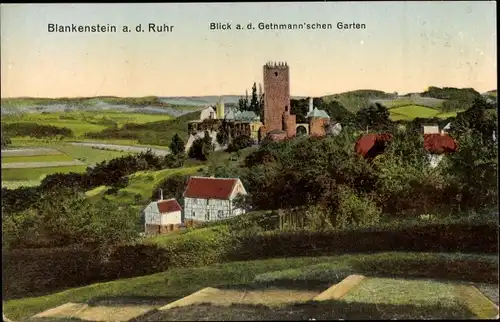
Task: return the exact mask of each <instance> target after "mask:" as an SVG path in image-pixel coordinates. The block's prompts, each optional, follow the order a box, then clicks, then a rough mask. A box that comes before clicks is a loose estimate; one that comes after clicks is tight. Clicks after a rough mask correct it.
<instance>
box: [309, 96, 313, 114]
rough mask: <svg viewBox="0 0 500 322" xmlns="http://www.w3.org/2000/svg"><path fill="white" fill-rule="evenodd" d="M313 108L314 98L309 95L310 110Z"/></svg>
mask: <svg viewBox="0 0 500 322" xmlns="http://www.w3.org/2000/svg"><path fill="white" fill-rule="evenodd" d="M312 110H313V98H312V97H309V112H312Z"/></svg>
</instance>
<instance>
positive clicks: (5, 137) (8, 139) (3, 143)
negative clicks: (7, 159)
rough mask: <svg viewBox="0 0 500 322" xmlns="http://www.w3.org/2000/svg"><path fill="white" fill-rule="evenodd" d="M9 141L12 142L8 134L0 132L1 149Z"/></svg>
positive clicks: (7, 144)
mask: <svg viewBox="0 0 500 322" xmlns="http://www.w3.org/2000/svg"><path fill="white" fill-rule="evenodd" d="M11 143H12V141H11V140H10V138H9V137H8V136H6V135H5V134H4V133H2V149H5V148H6V147H8V146H9V145H10V144H11Z"/></svg>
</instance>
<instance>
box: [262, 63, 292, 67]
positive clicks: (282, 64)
mask: <svg viewBox="0 0 500 322" xmlns="http://www.w3.org/2000/svg"><path fill="white" fill-rule="evenodd" d="M264 68H266V69H275V68H279V69H286V68H288V64H287V63H286V62H267V63H266V64H265V65H264Z"/></svg>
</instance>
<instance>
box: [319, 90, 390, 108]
mask: <svg viewBox="0 0 500 322" xmlns="http://www.w3.org/2000/svg"><path fill="white" fill-rule="evenodd" d="M397 97H398V96H397V94H395V93H386V92H384V91H379V90H373V89H361V90H356V91H349V92H344V93H340V94H333V95H326V96H323V97H322V98H323V100H324V101H325V102H331V101H338V102H339V103H340V104H342V105H343V106H344V107H345V108H347V109H348V110H349V111H351V112H357V111H358V110H359V109H361V108H362V107H365V106H369V105H370V104H371V103H373V101H374V100H380V99H384V100H391V99H396V98H397Z"/></svg>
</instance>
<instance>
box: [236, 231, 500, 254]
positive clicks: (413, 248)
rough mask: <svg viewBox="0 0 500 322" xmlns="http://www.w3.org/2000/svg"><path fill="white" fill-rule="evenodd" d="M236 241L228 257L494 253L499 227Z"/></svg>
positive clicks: (300, 234)
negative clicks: (381, 253)
mask: <svg viewBox="0 0 500 322" xmlns="http://www.w3.org/2000/svg"><path fill="white" fill-rule="evenodd" d="M237 245H238V248H237V249H234V250H233V251H232V252H231V253H230V254H229V258H231V260H251V259H263V258H273V257H282V256H287V257H293V256H317V255H335V254H343V253H372V252H382V251H405V252H461V253H492V254H493V253H495V254H496V253H498V227H495V226H493V225H467V224H454V225H444V224H440V225H427V226H414V227H406V228H401V229H392V230H389V229H388V230H385V231H370V230H368V229H367V230H353V231H343V232H324V233H317V232H280V233H274V232H271V233H264V234H259V235H255V236H245V237H242V238H238V242H237Z"/></svg>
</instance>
